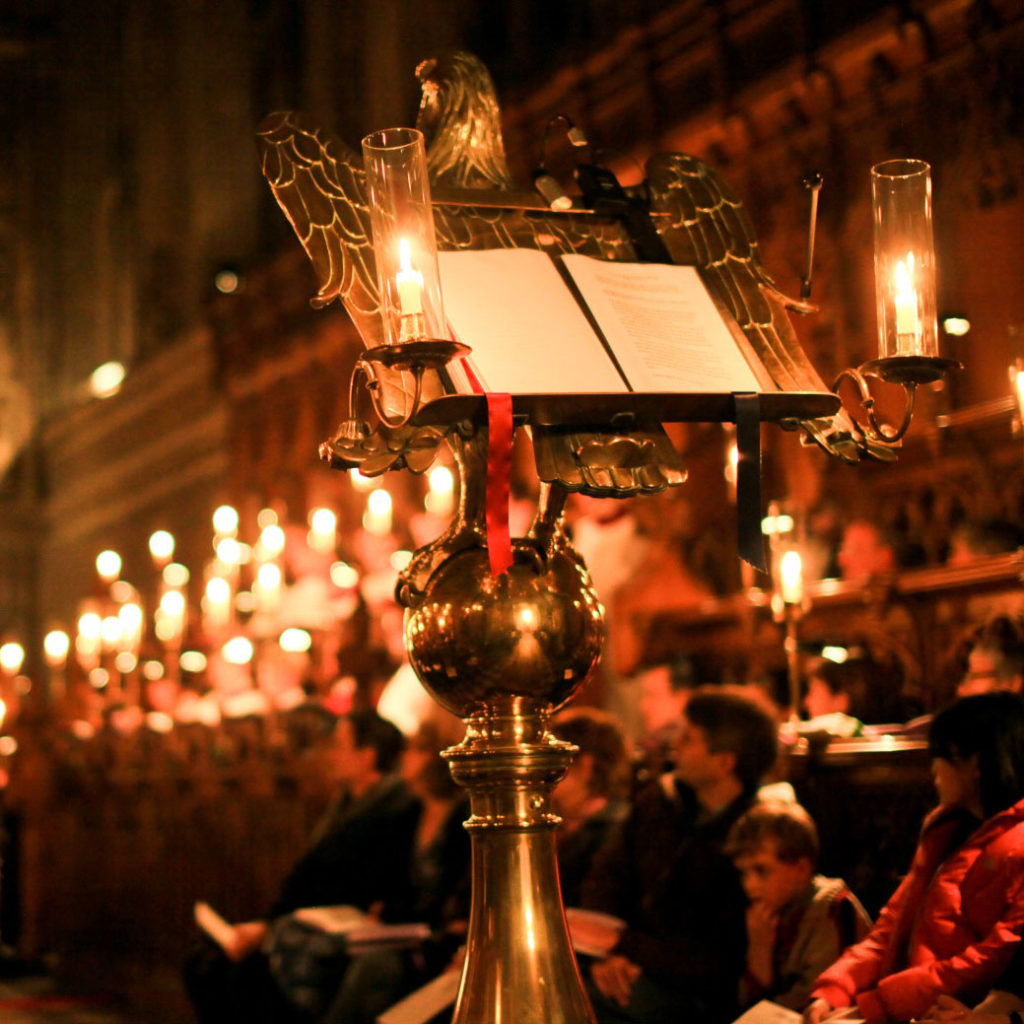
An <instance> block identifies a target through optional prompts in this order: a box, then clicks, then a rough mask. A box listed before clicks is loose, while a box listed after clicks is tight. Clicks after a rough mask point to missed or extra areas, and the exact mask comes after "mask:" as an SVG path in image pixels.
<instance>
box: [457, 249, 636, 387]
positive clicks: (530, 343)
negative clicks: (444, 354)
mask: <svg viewBox="0 0 1024 1024" xmlns="http://www.w3.org/2000/svg"><path fill="white" fill-rule="evenodd" d="M438 263H439V266H440V270H441V287H442V291H443V292H444V307H445V315H446V316H447V318H448V322H449V324H450V325H451V328H452V334H453V337H454V338H455V339H456V340H457V341H461V342H464V343H465V344H467V345H469V346H471V347H472V349H473V352H472V355H471V356H470V357H469V361H470V363H471V366H472V369H473V370H474V371H475V374H476V376H477V378H478V379H479V381H480V383H481V384H482V385H483V387H484V388H485V389H486V390H488V391H507V392H509V393H510V394H513V395H529V394H573V393H581V392H599V393H600V392H618V393H621V392H624V391H626V390H627V388H626V385H625V383H624V382H623V380H622V377H621V376H620V374H619V372H618V371H617V370H616V369H615V365H614V364H613V363H612V361H611V359H610V358H609V357H608V353H607V352H606V351H605V349H604V346H603V345H602V344H601V339H600V338H598V337H597V335H596V334H595V333H594V330H593V328H592V327H591V326H590V324H589V322H588V321H587V318H586V316H585V315H584V313H583V311H582V310H581V309H580V308H579V304H578V303H577V302H576V299H575V298H574V297H573V294H572V292H571V291H570V290H569V289H568V288H567V287H566V285H565V282H564V281H563V280H562V276H561V274H560V273H559V271H558V268H557V267H555V265H554V264H553V263H552V262H551V257H550V256H548V254H547V253H544V252H541V251H540V250H538V249H483V250H480V249H466V250H461V251H458V252H440V253H438ZM452 376H453V379H457V376H458V375H457V374H453V375H452Z"/></svg>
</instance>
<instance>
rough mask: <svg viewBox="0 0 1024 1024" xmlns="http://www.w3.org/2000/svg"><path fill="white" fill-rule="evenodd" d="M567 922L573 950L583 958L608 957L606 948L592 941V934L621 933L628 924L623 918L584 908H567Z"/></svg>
mask: <svg viewBox="0 0 1024 1024" xmlns="http://www.w3.org/2000/svg"><path fill="white" fill-rule="evenodd" d="M565 920H566V923H567V924H568V925H569V936H570V938H571V939H572V948H573V949H574V950H575V951H576V952H577V953H581V954H582V955H583V956H595V957H599V958H604V957H606V956H607V955H608V953H607V950H606V949H605V948H604V947H602V946H601V945H600V944H597V943H594V942H593V941H592V939H591V934H592V932H593V931H595V930H596V931H598V932H601V933H603V932H607V931H608V930H611V931H614V932H621V931H622V929H623V928H625V927H626V922H625V921H623V920H622V918H621V917H615V916H614V915H613V914H602V913H601V911H599V910H584V909H583V908H582V907H566V908H565Z"/></svg>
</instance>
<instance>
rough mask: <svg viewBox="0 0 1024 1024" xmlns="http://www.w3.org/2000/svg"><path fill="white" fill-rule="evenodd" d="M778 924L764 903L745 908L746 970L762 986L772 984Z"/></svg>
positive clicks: (772, 912)
mask: <svg viewBox="0 0 1024 1024" xmlns="http://www.w3.org/2000/svg"><path fill="white" fill-rule="evenodd" d="M778 922H779V915H778V914H777V913H775V911H773V910H771V909H770V908H769V907H768V906H767V905H766V904H764V903H760V902H755V903H751V904H750V906H749V907H747V970H748V971H750V973H751V974H752V975H753V976H754V977H755V978H756V979H757V980H758V981H759V982H760V983H761V984H762V985H770V984H771V982H772V972H773V964H772V952H773V951H774V949H775V928H776V925H777V924H778Z"/></svg>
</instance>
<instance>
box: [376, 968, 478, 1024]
mask: <svg viewBox="0 0 1024 1024" xmlns="http://www.w3.org/2000/svg"><path fill="white" fill-rule="evenodd" d="M459 981H460V975H459V972H458V971H445V973H444V974H440V975H438V976H437V977H436V978H435V979H434V980H433V981H428V982H427V984H426V985H424V986H423V987H422V988H418V989H416V991H415V992H412V993H410V994H409V995H407V996H406V997H405V998H404V999H403V1000H402V1001H401V1002H399V1003H395V1005H394V1006H392V1007H391V1008H390V1009H389V1010H385V1011H384V1012H383V1013H382V1014H381V1015H380V1016H379V1017H378V1018H377V1024H425V1022H426V1021H428V1020H431V1019H432V1018H433V1017H435V1016H436V1015H437V1014H439V1013H440V1012H441V1011H442V1010H443V1009H444V1008H445V1007H446V1006H451V1004H452V1003H454V1002H455V997H456V996H457V995H458V994H459Z"/></svg>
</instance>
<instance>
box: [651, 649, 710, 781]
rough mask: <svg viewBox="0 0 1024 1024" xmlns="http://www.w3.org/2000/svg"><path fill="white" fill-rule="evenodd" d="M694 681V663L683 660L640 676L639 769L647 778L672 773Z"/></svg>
mask: <svg viewBox="0 0 1024 1024" xmlns="http://www.w3.org/2000/svg"><path fill="white" fill-rule="evenodd" d="M697 682H698V680H697V673H696V670H695V667H694V664H693V662H692V661H691V660H690V659H689V658H685V657H683V658H679V659H677V660H676V661H674V662H671V663H665V664H661V665H653V666H652V667H650V668H647V669H645V670H644V671H643V672H641V673H640V701H639V704H640V720H641V723H642V725H643V730H644V731H643V735H642V736H641V737H640V742H639V748H640V749H639V756H640V761H641V765H640V770H641V771H643V772H646V773H647V776H648V777H653V778H657V777H658V776H659V775H661V773H662V772H667V771H671V770H672V759H673V757H674V756H675V747H676V740H677V739H678V738H679V733H680V730H681V729H682V724H683V711H684V709H685V708H686V701H687V699H688V698H689V696H690V693H691V692H692V690H693V688H694V687H695V686H696V685H697Z"/></svg>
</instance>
